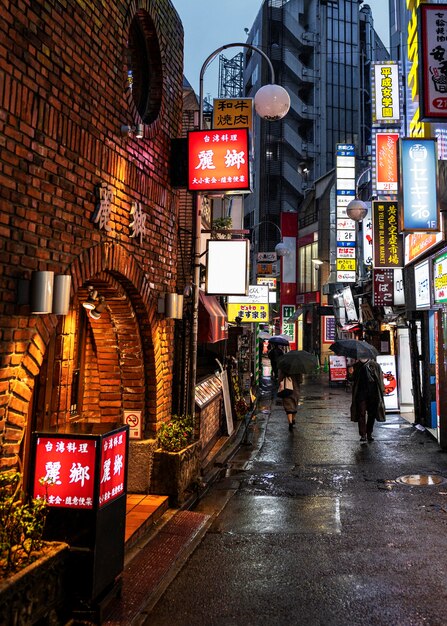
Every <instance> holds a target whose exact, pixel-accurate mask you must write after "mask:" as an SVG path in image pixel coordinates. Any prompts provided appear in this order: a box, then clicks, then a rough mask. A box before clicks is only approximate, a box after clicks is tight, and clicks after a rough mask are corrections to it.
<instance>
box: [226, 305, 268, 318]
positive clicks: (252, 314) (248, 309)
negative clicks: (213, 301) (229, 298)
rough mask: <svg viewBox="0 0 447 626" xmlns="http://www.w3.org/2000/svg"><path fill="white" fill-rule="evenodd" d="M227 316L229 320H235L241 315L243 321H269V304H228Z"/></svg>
mask: <svg viewBox="0 0 447 626" xmlns="http://www.w3.org/2000/svg"><path fill="white" fill-rule="evenodd" d="M227 316H228V321H229V322H234V321H235V320H236V317H240V319H241V320H242V322H258V323H262V322H268V321H269V305H268V304H230V303H228V304H227Z"/></svg>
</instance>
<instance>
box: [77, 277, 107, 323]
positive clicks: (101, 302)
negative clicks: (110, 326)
mask: <svg viewBox="0 0 447 626" xmlns="http://www.w3.org/2000/svg"><path fill="white" fill-rule="evenodd" d="M87 294H88V295H87V300H85V301H84V302H83V303H82V306H83V307H84V309H86V310H87V311H88V314H89V317H91V318H92V319H94V320H99V318H100V317H101V313H103V312H104V311H105V308H106V299H105V297H104V296H102V295H101V294H99V293H98V292H97V290H96V289H95V288H94V287H93V286H92V285H89V286H88V287H87Z"/></svg>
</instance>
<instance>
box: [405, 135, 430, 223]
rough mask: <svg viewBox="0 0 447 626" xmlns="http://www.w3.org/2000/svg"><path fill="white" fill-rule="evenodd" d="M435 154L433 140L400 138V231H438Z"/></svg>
mask: <svg viewBox="0 0 447 626" xmlns="http://www.w3.org/2000/svg"><path fill="white" fill-rule="evenodd" d="M437 174H438V166H437V154H436V141H435V140H434V139H420V138H414V139H401V140H400V175H401V181H402V182H401V190H402V211H401V230H402V231H407V232H410V231H413V232H416V231H423V232H427V231H438V230H439V205H438V194H437Z"/></svg>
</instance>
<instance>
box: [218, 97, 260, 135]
mask: <svg viewBox="0 0 447 626" xmlns="http://www.w3.org/2000/svg"><path fill="white" fill-rule="evenodd" d="M213 128H215V129H216V130H217V129H221V128H248V129H250V131H252V130H253V98H222V99H215V100H214V107H213Z"/></svg>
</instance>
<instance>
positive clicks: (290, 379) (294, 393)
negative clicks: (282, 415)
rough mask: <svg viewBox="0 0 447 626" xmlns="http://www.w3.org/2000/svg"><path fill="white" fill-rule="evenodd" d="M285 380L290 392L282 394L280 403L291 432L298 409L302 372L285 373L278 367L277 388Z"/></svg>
mask: <svg viewBox="0 0 447 626" xmlns="http://www.w3.org/2000/svg"><path fill="white" fill-rule="evenodd" d="M286 380H287V384H286V389H287V388H288V389H289V390H290V393H289V394H288V395H284V396H282V405H283V407H284V411H285V412H286V415H287V422H288V424H289V431H290V432H292V431H293V427H294V426H295V422H296V413H297V411H298V403H299V400H300V395H301V383H302V382H303V376H302V374H285V373H284V372H283V371H282V370H281V369H278V384H279V388H281V382H282V381H286ZM290 383H291V385H290ZM290 387H291V388H290Z"/></svg>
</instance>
